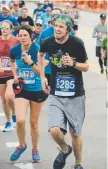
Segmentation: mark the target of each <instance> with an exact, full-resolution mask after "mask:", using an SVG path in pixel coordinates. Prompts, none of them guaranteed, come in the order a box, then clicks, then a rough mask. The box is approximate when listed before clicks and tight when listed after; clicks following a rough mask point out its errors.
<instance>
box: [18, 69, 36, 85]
mask: <svg viewBox="0 0 108 169" xmlns="http://www.w3.org/2000/svg"><path fill="white" fill-rule="evenodd" d="M18 76H19V77H22V78H23V79H24V83H25V84H34V83H35V73H34V72H33V71H32V70H31V69H30V68H20V69H19V70H18Z"/></svg>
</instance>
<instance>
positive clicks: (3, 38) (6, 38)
mask: <svg viewBox="0 0 108 169" xmlns="http://www.w3.org/2000/svg"><path fill="white" fill-rule="evenodd" d="M1 38H2V40H9V39H10V38H11V35H8V36H3V35H2V36H1Z"/></svg>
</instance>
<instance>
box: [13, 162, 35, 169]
mask: <svg viewBox="0 0 108 169" xmlns="http://www.w3.org/2000/svg"><path fill="white" fill-rule="evenodd" d="M14 166H16V167H19V168H21V169H34V167H33V164H32V163H26V164H24V163H18V164H14Z"/></svg>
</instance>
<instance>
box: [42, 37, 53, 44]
mask: <svg viewBox="0 0 108 169" xmlns="http://www.w3.org/2000/svg"><path fill="white" fill-rule="evenodd" d="M53 42H54V37H53V36H52V37H48V38H45V39H43V40H42V44H47V45H48V44H52V43H53Z"/></svg>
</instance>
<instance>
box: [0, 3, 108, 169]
mask: <svg viewBox="0 0 108 169" xmlns="http://www.w3.org/2000/svg"><path fill="white" fill-rule="evenodd" d="M27 6H29V11H30V14H31V13H32V11H33V9H34V4H29V5H28V4H27ZM80 15H81V23H80V29H79V32H80V34H79V36H80V38H82V39H83V41H84V43H85V46H86V50H87V54H88V58H89V63H90V69H89V71H88V72H85V73H83V77H84V85H85V90H86V115H85V122H84V125H83V130H82V136H83V166H84V169H106V168H107V115H106V111H107V110H106V98H107V92H106V75H105V74H104V75H101V74H100V73H99V71H100V70H99V66H98V62H97V58H96V57H95V39H93V38H92V31H93V28H94V26H95V25H96V24H97V22H98V20H99V14H95V13H89V12H83V11H81V13H80ZM2 113H3V111H2V108H1V104H0V126H3V125H4V123H5V117H4V116H1V115H2ZM26 128H27V136H26V140H27V145H28V148H27V150H26V151H25V153H24V154H23V155H22V156H21V158H20V160H19V161H18V162H17V163H15V164H12V163H10V161H9V158H10V155H11V153H12V152H13V151H14V149H15V148H14V143H15V144H17V142H18V139H17V136H16V132H15V131H12V132H8V133H3V132H0V169H18V168H21V169H53V167H52V166H53V161H54V159H55V157H56V155H57V154H58V150H57V145H56V144H55V143H54V141H53V140H52V138H51V137H50V135H49V133H48V132H47V130H48V100H47V101H46V102H45V104H44V106H43V109H42V111H41V117H40V142H39V151H40V155H41V163H39V164H33V163H31V138H30V132H29V111H28V115H27V123H26ZM66 140H67V142H68V143H69V144H71V139H70V137H69V134H67V135H66ZM10 143H11V144H12V147H9V144H10ZM72 165H74V155H73V153H72V154H71V155H70V156H69V158H68V159H67V164H66V166H65V168H64V169H71V166H72Z"/></svg>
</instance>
